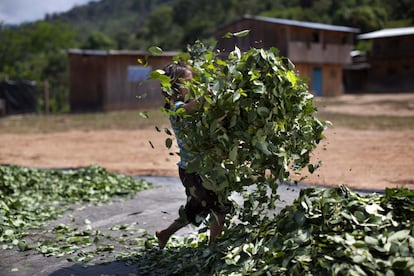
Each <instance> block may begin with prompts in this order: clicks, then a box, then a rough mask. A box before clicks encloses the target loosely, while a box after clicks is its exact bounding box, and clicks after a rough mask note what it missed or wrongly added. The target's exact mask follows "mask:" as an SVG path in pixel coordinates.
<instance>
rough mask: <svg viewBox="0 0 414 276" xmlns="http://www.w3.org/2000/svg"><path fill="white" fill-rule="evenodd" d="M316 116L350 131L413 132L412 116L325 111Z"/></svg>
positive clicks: (413, 117) (413, 120)
mask: <svg viewBox="0 0 414 276" xmlns="http://www.w3.org/2000/svg"><path fill="white" fill-rule="evenodd" d="M318 114H319V118H321V119H323V120H328V121H331V122H332V123H333V125H334V126H341V127H347V128H351V129H357V130H362V129H371V130H395V131H399V130H414V116H407V117H401V116H383V115H377V116H362V115H350V114H341V113H334V112H325V111H319V112H318Z"/></svg>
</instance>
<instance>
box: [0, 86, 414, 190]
mask: <svg viewBox="0 0 414 276" xmlns="http://www.w3.org/2000/svg"><path fill="white" fill-rule="evenodd" d="M378 97H381V101H383V102H387V101H389V102H393V103H395V101H400V102H407V103H408V104H407V106H406V108H403V109H401V106H400V105H395V104H394V105H391V104H390V105H381V106H378V105H377V104H375V101H374V99H375V100H376V101H378ZM341 100H342V101H343V103H344V104H341V105H340V106H335V111H336V112H341V113H345V114H365V115H384V114H388V115H393V116H414V106H413V104H412V103H414V94H400V95H398V96H394V95H381V96H378V95H374V96H372V95H371V96H370V95H365V96H352V95H346V96H342V98H341ZM356 103H358V104H356ZM361 103H364V104H363V105H362V104H361ZM393 106H394V107H393ZM326 109H329V106H328V105H327V107H326ZM326 137H327V138H326V139H325V140H323V141H322V142H321V144H320V145H319V147H318V148H317V150H316V151H315V152H314V155H313V161H314V162H315V161H319V160H320V161H322V164H323V165H322V167H321V168H320V169H319V170H317V171H316V172H315V173H314V174H313V175H309V176H308V178H306V179H305V180H304V181H303V183H305V184H310V185H311V184H312V185H313V184H316V185H322V186H337V185H339V184H345V185H347V186H348V187H351V188H355V189H369V190H383V189H384V188H385V187H401V186H404V187H408V188H410V189H414V157H413V156H414V122H413V127H412V128H410V129H408V130H403V131H394V130H354V129H348V128H344V127H335V126H333V127H331V128H329V129H328V130H327V132H326ZM165 138H166V137H165V136H163V135H160V133H158V132H156V131H155V129H154V130H148V129H145V130H131V131H127V130H105V131H79V130H72V131H69V132H59V133H51V134H7V133H3V132H0V164H16V165H23V166H31V167H38V168H74V167H82V166H88V165H92V164H96V165H100V166H102V167H105V168H106V169H107V170H109V171H112V172H118V173H124V174H130V175H162V176H176V175H177V168H176V162H177V160H178V158H177V156H174V155H170V154H169V151H168V150H167V149H166V148H165V146H164V139H165ZM148 141H151V142H152V144H153V145H154V147H155V148H154V149H153V148H152V147H151V146H150V144H149V142H148ZM174 150H175V149H174Z"/></svg>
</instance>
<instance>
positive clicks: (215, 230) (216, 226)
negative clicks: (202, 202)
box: [209, 214, 225, 244]
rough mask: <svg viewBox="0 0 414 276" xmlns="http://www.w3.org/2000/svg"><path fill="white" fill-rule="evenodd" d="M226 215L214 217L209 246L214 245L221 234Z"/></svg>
mask: <svg viewBox="0 0 414 276" xmlns="http://www.w3.org/2000/svg"><path fill="white" fill-rule="evenodd" d="M224 218H225V215H224V214H219V215H213V218H212V221H211V225H210V241H209V244H212V243H213V242H214V241H215V240H216V238H217V236H218V235H220V234H221V232H222V231H223V228H224Z"/></svg>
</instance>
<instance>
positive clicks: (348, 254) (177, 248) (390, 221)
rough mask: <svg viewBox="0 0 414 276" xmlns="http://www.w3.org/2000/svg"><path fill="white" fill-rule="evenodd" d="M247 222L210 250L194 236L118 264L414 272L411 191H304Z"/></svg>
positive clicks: (169, 269) (242, 271)
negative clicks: (274, 212)
mask: <svg viewBox="0 0 414 276" xmlns="http://www.w3.org/2000/svg"><path fill="white" fill-rule="evenodd" d="M246 214H247V213H246ZM250 216H251V217H250V219H249V223H234V224H231V225H230V226H229V228H228V229H226V231H225V232H224V235H223V236H221V237H219V238H218V239H217V241H216V243H215V244H214V245H212V246H208V244H207V238H206V235H203V234H199V235H198V236H197V237H194V238H185V239H184V241H180V242H177V241H175V240H173V241H172V242H170V243H169V244H168V245H167V249H168V250H161V251H160V250H153V249H150V248H142V251H139V252H138V251H136V252H134V253H133V254H129V256H125V257H124V258H122V259H124V260H125V259H126V260H128V259H129V260H130V261H131V262H133V263H134V264H135V265H137V267H138V270H139V274H140V275H155V274H159V275H161V274H162V275H413V274H414V258H413V256H414V230H413V229H414V222H413V220H412V218H413V216H414V192H413V191H410V190H408V189H386V190H385V193H384V194H378V193H367V194H362V195H361V194H359V193H357V192H355V191H352V190H350V189H348V188H346V187H344V186H340V187H338V188H329V189H324V188H307V189H303V190H301V192H300V195H299V197H298V198H297V199H296V200H295V201H294V202H293V204H292V205H290V206H287V207H286V208H284V209H283V210H282V211H281V212H280V213H279V214H277V215H271V214H269V213H267V212H263V211H261V212H259V211H258V212H255V213H250ZM153 242H154V243H155V242H156V241H155V240H154V241H153Z"/></svg>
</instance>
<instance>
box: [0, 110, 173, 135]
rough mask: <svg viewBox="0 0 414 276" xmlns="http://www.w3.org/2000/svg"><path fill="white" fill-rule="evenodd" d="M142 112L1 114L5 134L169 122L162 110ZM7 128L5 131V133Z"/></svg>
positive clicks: (138, 126)
mask: <svg viewBox="0 0 414 276" xmlns="http://www.w3.org/2000/svg"><path fill="white" fill-rule="evenodd" d="M139 113H140V111H137V110H134V111H116V112H105V113H83V114H54V115H38V114H30V115H15V116H7V117H0V129H1V130H2V133H18V134H24V133H51V132H63V131H69V130H73V129H76V130H107V129H119V130H134V129H148V128H154V126H156V125H165V124H168V117H167V115H165V114H164V113H162V112H161V110H160V109H154V110H151V111H149V112H148V115H149V118H148V119H145V118H143V117H141V116H140V115H139ZM3 131H4V132H3Z"/></svg>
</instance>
